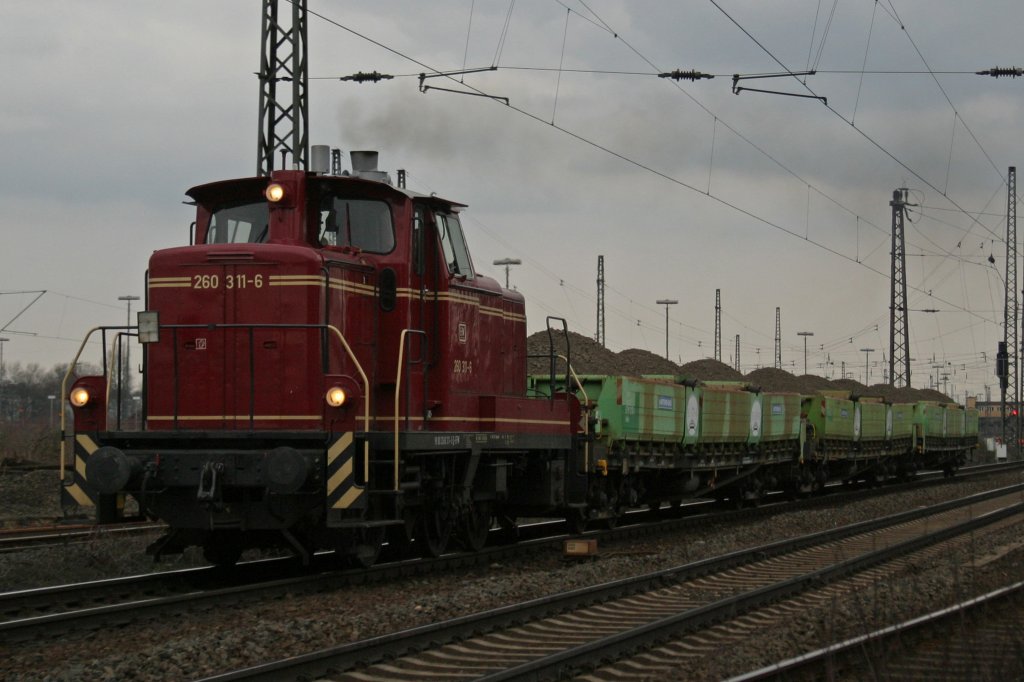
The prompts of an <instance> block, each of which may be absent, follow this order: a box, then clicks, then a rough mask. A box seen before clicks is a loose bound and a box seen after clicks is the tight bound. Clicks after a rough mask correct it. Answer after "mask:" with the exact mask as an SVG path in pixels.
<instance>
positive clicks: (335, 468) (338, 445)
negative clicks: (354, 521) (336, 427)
mask: <svg viewBox="0 0 1024 682" xmlns="http://www.w3.org/2000/svg"><path fill="white" fill-rule="evenodd" d="M357 454H358V452H357V448H356V443H355V438H354V437H353V434H352V433H345V434H342V436H341V437H340V438H338V439H337V440H336V441H334V443H333V444H332V445H331V447H330V448H328V449H327V508H328V509H361V508H363V507H365V506H366V497H365V495H364V493H365V492H366V490H365V488H364V487H362V486H359V485H356V476H355V463H356V462H355V458H356V456H357Z"/></svg>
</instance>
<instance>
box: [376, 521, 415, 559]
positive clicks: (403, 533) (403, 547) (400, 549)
mask: <svg viewBox="0 0 1024 682" xmlns="http://www.w3.org/2000/svg"><path fill="white" fill-rule="evenodd" d="M403 519H404V520H403V522H402V523H400V524H396V525H393V526H387V528H386V530H385V531H384V538H385V540H387V543H388V547H387V556H388V558H389V559H399V560H400V559H408V558H409V557H410V556H411V555H412V540H413V537H414V536H415V534H416V519H415V517H413V516H412V515H411V514H409V513H406V514H404V515H403Z"/></svg>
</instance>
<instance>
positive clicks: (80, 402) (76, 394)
mask: <svg viewBox="0 0 1024 682" xmlns="http://www.w3.org/2000/svg"><path fill="white" fill-rule="evenodd" d="M90 397H91V396H90V395H89V391H88V389H85V388H82V387H81V386H79V387H78V388H76V389H73V390H72V391H71V395H70V396H68V400H69V401H70V402H71V404H72V405H74V406H75V407H85V406H86V405H88V404H89V398H90Z"/></svg>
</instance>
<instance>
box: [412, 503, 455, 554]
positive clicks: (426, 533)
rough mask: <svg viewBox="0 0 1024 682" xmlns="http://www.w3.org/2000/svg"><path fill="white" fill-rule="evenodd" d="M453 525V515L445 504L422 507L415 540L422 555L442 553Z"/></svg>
mask: <svg viewBox="0 0 1024 682" xmlns="http://www.w3.org/2000/svg"><path fill="white" fill-rule="evenodd" d="M454 526H455V517H454V515H453V514H452V513H451V510H450V509H449V508H448V507H447V506H440V505H429V506H426V507H424V508H423V509H422V511H421V513H420V517H419V521H418V523H417V527H416V542H417V544H419V545H420V549H421V553H422V554H423V556H428V557H439V556H441V555H442V554H444V550H445V548H446V547H447V546H448V539H449V538H450V537H451V535H452V529H453V528H454Z"/></svg>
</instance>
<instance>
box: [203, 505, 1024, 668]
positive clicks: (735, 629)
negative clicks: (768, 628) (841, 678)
mask: <svg viewBox="0 0 1024 682" xmlns="http://www.w3.org/2000/svg"><path fill="white" fill-rule="evenodd" d="M1022 492H1024V485H1017V486H1012V487H1010V488H1005V489H1002V490H999V491H993V492H990V493H986V494H979V495H975V496H971V497H969V498H965V499H963V500H956V501H953V502H948V503H944V504H940V505H935V506H933V507H929V508H927V509H918V510H913V511H909V512H905V513H903V514H898V515H895V516H892V517H887V518H885V519H880V520H875V521H870V522H864V523H860V524H854V525H852V526H846V527H843V528H839V529H835V530H831V531H826V532H823V533H817V534H814V535H811V536H805V537H801V538H795V539H791V540H785V541H782V542H777V543H773V544H770V545H765V546H761V547H756V548H753V549H750V550H744V551H740V552H735V553H732V554H729V555H726V556H723V557H716V558H713V559H708V560H705V561H701V562H697V563H694V564H689V565H687V566H682V567H678V568H673V569H668V570H664V571H658V572H656V573H652V574H648V575H646V576H641V577H639V578H633V579H626V580H621V581H617V582H615V583H609V584H606V585H601V586H597V587H593V588H586V589H581V590H576V591H573V592H570V593H565V594H561V595H556V596H553V597H550V598H544V599H539V600H534V601H531V602H527V603H525V604H518V605H515V606H510V607H505V608H501V609H497V610H494V611H490V612H486V613H482V614H477V615H473V616H467V617H463V618H458V619H455V620H453V621H446V622H443V623H435V624H432V625H429V626H424V627H420V628H416V629H413V630H409V631H406V632H402V633H396V634H392V635H387V636H382V637H377V638H374V639H371V640H365V641H362V642H356V643H353V644H348V645H345V646H341V647H337V648H334V649H329V650H324V651H321V652H317V653H314V654H308V655H306V656H300V657H294V658H291V659H288V660H285V661H276V662H273V663H270V664H267V665H263V666H258V667H253V668H249V669H246V670H242V671H236V672H234V673H227V674H224V675H220V676H216V677H211V678H208V680H217V681H219V682H223V681H226V680H237V679H256V680H260V679H266V680H271V679H282V678H284V679H295V678H308V679H316V678H317V677H330V679H332V680H366V679H403V680H413V679H454V678H457V677H459V678H472V679H484V680H512V679H548V678H558V677H562V676H565V675H567V674H575V673H579V672H581V671H586V670H589V669H590V668H591V667H593V665H594V663H595V662H599V661H605V660H609V659H618V658H623V657H632V656H634V652H636V651H638V650H647V649H650V647H651V645H652V643H653V642H658V641H664V640H666V639H670V638H671V639H673V640H674V643H673V645H672V646H668V647H661V648H658V649H655V650H652V651H648V652H647V653H646V654H644V656H643V658H642V659H640V658H636V657H633V658H630V659H629V660H628V661H626V662H624V663H622V664H614V665H613V666H607V667H605V668H603V669H598V670H595V671H594V672H592V673H590V674H588V676H587V679H594V680H603V679H622V678H633V679H658V678H659V677H661V676H663V674H664V673H665V672H666V671H678V670H680V669H681V666H683V665H685V660H686V658H687V657H691V656H695V655H698V654H702V652H703V651H704V650H706V649H715V648H720V647H723V646H728V644H729V642H730V641H736V640H737V639H739V638H742V637H743V636H744V633H745V632H747V631H748V630H749V628H751V627H753V622H754V621H755V620H756V621H761V622H762V625H763V621H764V619H766V618H767V619H769V620H770V619H772V618H785V617H787V614H790V613H792V612H793V611H794V610H800V609H806V608H808V606H807V603H806V600H807V599H808V598H809V597H808V596H807V595H808V594H814V593H821V592H823V591H824V592H827V591H828V590H837V589H838V590H850V589H858V588H859V587H863V585H865V584H871V583H872V581H874V580H877V579H878V577H879V576H880V575H882V574H883V573H885V571H886V570H888V569H887V566H888V565H890V564H892V562H899V561H903V560H906V559H905V558H906V557H907V556H910V555H913V554H914V553H918V552H922V551H929V548H931V551H937V550H936V549H935V548H937V547H941V546H942V543H948V542H955V541H956V538H958V537H960V536H962V535H963V534H965V533H969V532H973V531H978V530H979V529H981V528H985V527H993V526H994V525H998V524H1009V523H1019V522H1020V519H1021V517H1022V516H1024V502H1022V499H1024V497H1022ZM830 584H833V585H832V586H831V587H828V588H827V589H824V590H823V588H825V587H826V586H827V585H830ZM755 610H757V611H756V613H755ZM744 614H750V615H749V616H745V615H744ZM679 637H683V639H682V640H680V639H676V638H679Z"/></svg>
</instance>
